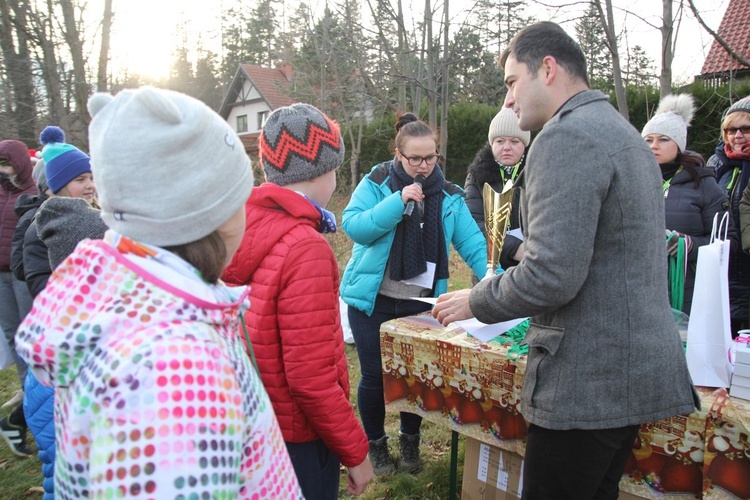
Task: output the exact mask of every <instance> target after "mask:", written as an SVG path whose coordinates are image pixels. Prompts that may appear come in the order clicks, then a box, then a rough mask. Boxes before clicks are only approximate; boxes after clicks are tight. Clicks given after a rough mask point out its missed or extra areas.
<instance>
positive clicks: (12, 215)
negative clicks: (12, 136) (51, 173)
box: [0, 140, 37, 272]
mask: <svg viewBox="0 0 750 500" xmlns="http://www.w3.org/2000/svg"><path fill="white" fill-rule="evenodd" d="M0 161H7V162H9V163H10V164H11V165H13V167H14V168H15V169H16V183H17V184H18V185H17V186H16V185H14V184H12V183H11V182H10V180H9V179H7V178H3V179H0V272H6V271H10V254H11V247H12V242H13V233H14V232H15V230H16V224H18V216H17V215H16V212H15V210H14V207H15V205H16V200H17V199H18V197H19V196H21V195H22V194H37V191H36V184H35V183H34V179H32V178H31V172H32V171H33V170H34V166H33V165H32V163H31V157H30V156H29V149H28V148H27V147H26V145H25V144H24V143H22V142H20V141H14V140H7V141H0Z"/></svg>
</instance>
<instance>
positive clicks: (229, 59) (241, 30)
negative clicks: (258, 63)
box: [221, 6, 250, 82]
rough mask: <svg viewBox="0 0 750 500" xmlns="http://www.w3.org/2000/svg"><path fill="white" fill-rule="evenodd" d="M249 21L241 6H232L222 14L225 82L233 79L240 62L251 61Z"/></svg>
mask: <svg viewBox="0 0 750 500" xmlns="http://www.w3.org/2000/svg"><path fill="white" fill-rule="evenodd" d="M247 23H248V20H247V18H246V16H245V13H244V10H243V9H242V8H241V6H239V7H232V8H230V9H228V10H227V11H225V12H224V13H223V14H222V18H221V25H222V26H221V45H222V50H223V51H224V53H223V55H222V60H221V79H222V80H223V81H224V82H230V81H231V80H232V78H233V77H234V75H235V73H236V72H237V68H239V66H240V64H243V63H247V62H249V61H250V56H249V53H248V49H247V33H246V29H245V28H246V26H247Z"/></svg>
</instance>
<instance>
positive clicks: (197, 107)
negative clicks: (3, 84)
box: [88, 87, 253, 246]
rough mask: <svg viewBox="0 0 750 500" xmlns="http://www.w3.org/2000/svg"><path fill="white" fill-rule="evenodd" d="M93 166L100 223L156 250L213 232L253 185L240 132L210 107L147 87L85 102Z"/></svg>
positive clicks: (248, 192)
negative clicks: (101, 221)
mask: <svg viewBox="0 0 750 500" xmlns="http://www.w3.org/2000/svg"><path fill="white" fill-rule="evenodd" d="M88 109H89V112H90V113H91V116H92V121H91V124H90V125H89V143H90V151H91V163H92V170H93V173H94V178H95V179H96V188H97V192H98V194H99V202H100V204H101V207H102V219H103V220H104V222H105V223H106V224H107V225H108V226H109V227H110V228H112V229H114V230H115V231H117V232H118V233H120V234H122V235H124V236H127V237H129V238H133V239H135V240H137V241H141V242H143V243H148V244H152V245H157V246H174V245H182V244H185V243H191V242H193V241H197V240H199V239H201V238H203V237H204V236H207V235H209V234H211V233H212V232H213V231H215V230H216V229H217V228H218V227H219V226H221V225H222V224H223V223H224V222H226V221H227V220H229V218H230V217H231V216H232V215H233V214H234V213H235V212H237V210H238V209H239V208H240V207H242V206H243V205H244V203H245V201H246V200H247V198H248V196H249V195H250V191H251V189H252V187H253V175H252V171H251V168H250V159H249V158H248V157H247V155H246V154H245V150H244V148H243V147H242V143H241V142H240V139H239V137H237V134H235V132H234V131H233V130H232V129H231V128H230V127H229V125H228V124H227V122H226V121H224V120H223V119H222V118H221V117H220V116H219V115H217V114H216V113H215V112H214V111H212V110H211V109H210V108H208V106H206V105H205V104H203V103H202V102H200V101H198V100H197V99H193V98H192V97H188V96H186V95H184V94H180V93H178V92H173V91H169V90H163V89H156V88H153V87H142V88H140V89H137V90H124V91H122V92H120V93H119V94H117V96H116V97H113V96H111V95H109V94H101V93H100V94H94V95H93V96H92V97H91V98H90V99H89V103H88Z"/></svg>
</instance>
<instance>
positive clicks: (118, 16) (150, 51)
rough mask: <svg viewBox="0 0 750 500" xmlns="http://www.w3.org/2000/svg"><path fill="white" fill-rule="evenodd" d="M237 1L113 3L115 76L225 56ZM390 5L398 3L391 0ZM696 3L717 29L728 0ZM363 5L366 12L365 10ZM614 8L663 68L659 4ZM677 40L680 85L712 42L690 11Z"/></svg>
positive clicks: (550, 15)
mask: <svg viewBox="0 0 750 500" xmlns="http://www.w3.org/2000/svg"><path fill="white" fill-rule="evenodd" d="M403 1H404V5H407V6H412V4H414V10H412V9H411V8H409V9H407V11H409V12H412V11H413V12H417V13H418V11H419V9H418V8H416V5H417V4H419V6H420V8H421V5H422V3H420V2H416V3H415V0H403ZM749 1H750V0H749ZM233 2H234V3H236V2H235V0H219V1H205V0H127V1H124V0H123V1H115V2H114V10H115V16H114V23H113V26H112V43H111V49H110V54H111V63H110V64H111V65H110V71H111V73H112V74H113V75H114V76H115V77H122V76H123V75H126V74H127V75H133V74H138V75H140V76H143V77H148V78H152V79H160V78H167V77H168V76H169V73H170V69H171V66H172V64H173V62H174V60H175V49H176V48H177V47H178V46H181V45H182V40H183V38H186V46H187V47H188V48H189V50H190V51H191V53H190V55H189V58H190V59H191V60H192V61H193V62H195V59H196V53H195V50H196V49H197V47H198V46H199V45H201V46H202V47H203V48H204V49H206V50H211V51H213V52H215V53H216V54H217V55H218V56H219V58H221V55H222V54H221V39H220V28H221V11H222V7H225V8H228V7H229V6H230V4H232V3H233ZM319 3H320V1H319V0H312V1H309V2H308V4H309V5H312V7H313V11H316V9H317V7H318V4H319ZM392 3H395V2H393V1H392ZM474 3H475V1H473V0H456V1H455V2H451V3H450V8H451V12H452V17H453V19H454V20H455V21H454V22H455V23H460V22H462V21H463V19H464V18H465V17H466V13H467V12H468V11H469V10H470V9H472V8H473V6H474ZM548 3H549V4H560V5H562V4H563V3H566V4H569V2H567V1H565V2H563V1H562V0H553V1H552V2H548ZM695 3H696V6H697V8H698V9H699V10H700V12H701V13H702V15H703V18H704V20H705V21H706V23H707V24H708V25H709V26H710V27H711V28H712V29H714V30H716V29H718V27H719V24H720V22H721V17H722V15H723V13H724V11H725V10H726V6H727V4H728V0H715V1H711V0H696V2H695ZM240 5H243V6H244V7H245V8H248V9H250V8H252V5H250V4H244V3H240ZM289 5H291V4H290V3H287V8H290V7H289ZM364 5H365V4H363V8H362V10H363V12H365V11H366V8H365V6H364ZM527 5H528V9H527V10H526V11H525V14H526V15H531V14H533V15H535V16H536V18H537V19H539V20H544V19H551V20H556V21H557V22H563V21H569V22H563V26H564V27H565V29H566V30H567V31H568V32H569V33H571V34H574V25H575V19H576V16H571V15H567V16H564V17H565V19H558V18H559V17H560V15H561V14H560V12H559V11H557V10H556V9H549V11H544V10H543V9H542V8H541V7H540V6H539V5H538V4H535V3H534V2H533V1H529V2H528V4H527ZM614 5H615V15H616V17H617V18H618V19H616V24H617V25H618V29H619V30H621V35H620V37H621V44H625V43H627V45H629V46H631V47H632V46H634V45H640V46H641V47H642V48H643V49H644V50H645V51H646V53H647V55H648V56H649V57H650V58H651V59H652V60H653V63H654V67H655V68H657V70H658V68H659V67H660V64H661V56H660V49H661V47H660V45H661V35H660V33H659V30H658V28H657V26H658V25H659V24H660V22H661V20H660V17H661V2H658V1H655V0H614ZM295 7H296V4H295ZM319 10H322V9H319ZM626 11H630V12H637V13H638V16H640V18H639V17H636V16H635V15H632V14H629V15H628V14H625V12H626ZM555 12H557V14H555ZM675 14H676V12H675ZM644 19H646V20H648V21H649V23H651V25H650V26H649V25H648V24H646V23H645V22H644V21H643V20H644ZM623 23H624V24H626V25H627V27H628V29H627V31H625V30H622V24H623ZM456 25H457V24H456ZM678 37H679V38H678V42H677V47H676V51H675V59H674V64H673V76H674V79H675V82H676V83H678V82H688V81H692V77H693V76H695V75H697V74H698V73H699V72H700V69H701V66H702V63H703V60H704V59H705V57H706V54H707V53H708V49H709V48H710V46H711V43H712V41H713V39H712V38H711V36H710V35H708V34H707V33H706V32H705V30H703V28H701V27H700V26H699V24H698V22H697V21H696V20H695V19H693V15H692V13H691V12H687V13H684V14H683V18H682V22H681V24H680V25H679V28H678ZM623 52H624V49H623Z"/></svg>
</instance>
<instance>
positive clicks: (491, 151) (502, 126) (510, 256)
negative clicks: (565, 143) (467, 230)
mask: <svg viewBox="0 0 750 500" xmlns="http://www.w3.org/2000/svg"><path fill="white" fill-rule="evenodd" d="M487 139H488V140H489V143H487V144H485V145H484V146H483V147H482V149H480V150H479V152H478V153H477V156H476V158H474V161H473V162H472V163H471V165H469V168H468V172H467V175H466V183H465V184H464V189H465V190H466V205H467V206H468V207H469V210H471V215H472V216H473V217H474V220H475V221H476V222H477V224H478V225H479V228H480V229H481V230H482V233H485V227H484V199H483V196H482V190H483V189H484V184H485V183H487V184H489V185H490V186H492V189H494V190H495V191H497V192H498V193H500V192H502V190H503V187H504V186H505V184H506V183H507V182H508V181H511V182H514V183H515V182H516V179H518V178H519V176H520V175H521V173H522V172H523V167H524V165H525V164H526V148H527V147H528V146H529V141H530V140H531V132H529V131H527V130H521V129H520V128H519V127H518V117H517V116H516V114H515V113H514V112H513V110H512V109H510V108H505V107H504V108H503V109H501V110H500V112H499V113H498V114H497V115H495V117H494V118H493V119H492V122H491V123H490V129H489V133H488V134H487ZM520 195H521V191H520V190H516V192H515V193H514V195H513V204H512V208H511V213H510V224H509V225H508V230H509V231H510V230H513V229H517V228H519V227H520V223H521V217H520V212H519V210H518V199H519V197H520ZM523 250H524V245H523V240H521V239H520V238H517V237H516V236H514V235H512V234H507V233H506V235H505V241H504V243H503V248H502V250H501V252H500V264H501V265H502V267H503V269H508V268H509V267H511V266H515V265H516V264H518V263H519V262H520V261H521V259H522V258H523ZM482 276H484V275H479V276H478V277H477V276H474V277H473V279H474V282H475V283H476V282H477V281H478V279H479V278H481V277H482Z"/></svg>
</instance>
